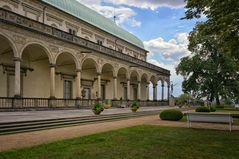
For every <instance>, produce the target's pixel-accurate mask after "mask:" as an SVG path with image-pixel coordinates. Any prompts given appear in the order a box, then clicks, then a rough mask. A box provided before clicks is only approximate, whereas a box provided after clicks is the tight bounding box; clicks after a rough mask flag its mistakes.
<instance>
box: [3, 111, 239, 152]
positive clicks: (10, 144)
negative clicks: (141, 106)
mask: <svg viewBox="0 0 239 159" xmlns="http://www.w3.org/2000/svg"><path fill="white" fill-rule="evenodd" d="M143 124H147V125H163V126H175V127H186V122H172V121H162V120H160V119H159V117H158V115H152V116H146V117H137V118H131V119H124V120H117V121H109V122H102V123H95V124H88V125H79V126H72V127H64V128H57V129H49V130H42V131H35V132H27V133H19V134H11V135H3V136H0V151H7V150H12V149H17V148H23V147H31V146H34V145H39V144H45V143H50V142H54V141H57V140H61V139H68V138H73V137H79V136H85V135H90V134H94V133H99V132H105V131H109V130H115V129H120V128H126V127H131V126H136V125H143ZM192 126H193V128H208V129H219V130H228V126H227V125H225V124H208V123H203V124H202V123H193V124H192ZM233 130H239V126H233Z"/></svg>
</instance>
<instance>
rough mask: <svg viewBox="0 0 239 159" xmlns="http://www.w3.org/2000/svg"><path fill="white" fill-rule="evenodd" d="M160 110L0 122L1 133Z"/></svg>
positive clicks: (142, 114)
mask: <svg viewBox="0 0 239 159" xmlns="http://www.w3.org/2000/svg"><path fill="white" fill-rule="evenodd" d="M159 112H160V111H159V110H158V111H155V110H154V111H142V112H136V113H119V114H109V115H93V116H83V117H72V118H56V119H47V120H32V121H18V122H6V123H0V135H6V134H14V133H22V132H29V131H38V130H45V129H53V128H60V127H67V126H76V125H84V124H90V123H97V122H104V121H112V120H120V119H126V118H133V117H141V116H147V115H156V114H159Z"/></svg>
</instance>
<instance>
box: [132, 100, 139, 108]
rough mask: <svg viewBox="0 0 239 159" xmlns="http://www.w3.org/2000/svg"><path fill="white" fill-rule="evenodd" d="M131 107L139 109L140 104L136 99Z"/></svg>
mask: <svg viewBox="0 0 239 159" xmlns="http://www.w3.org/2000/svg"><path fill="white" fill-rule="evenodd" d="M130 107H131V108H135V109H139V104H138V103H137V102H136V101H134V102H133V103H132V104H131V106H130Z"/></svg>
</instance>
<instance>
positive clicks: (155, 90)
mask: <svg viewBox="0 0 239 159" xmlns="http://www.w3.org/2000/svg"><path fill="white" fill-rule="evenodd" d="M157 87H158V85H157V84H154V86H153V88H154V89H153V94H154V95H153V99H154V100H157V96H158V88H157Z"/></svg>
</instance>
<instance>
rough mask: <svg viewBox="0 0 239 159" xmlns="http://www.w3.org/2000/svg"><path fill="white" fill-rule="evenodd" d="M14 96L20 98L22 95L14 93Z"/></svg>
mask: <svg viewBox="0 0 239 159" xmlns="http://www.w3.org/2000/svg"><path fill="white" fill-rule="evenodd" d="M14 98H17V99H19V98H22V96H21V95H18V94H15V95H14Z"/></svg>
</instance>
